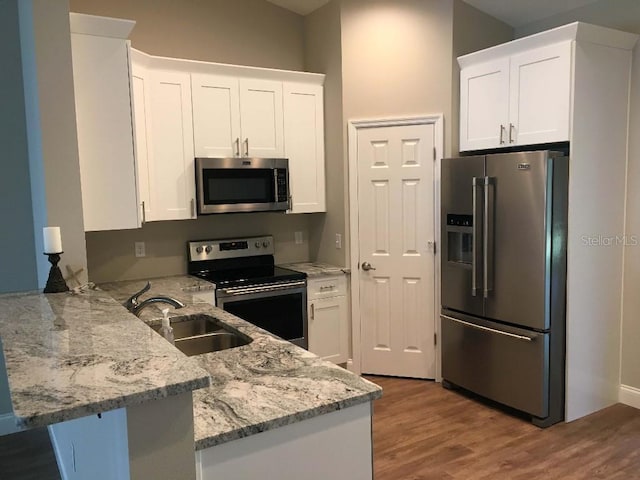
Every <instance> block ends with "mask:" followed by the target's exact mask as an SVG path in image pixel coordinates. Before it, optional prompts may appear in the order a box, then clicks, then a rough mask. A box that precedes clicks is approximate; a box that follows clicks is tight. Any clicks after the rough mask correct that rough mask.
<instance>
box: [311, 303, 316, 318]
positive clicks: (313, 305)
mask: <svg viewBox="0 0 640 480" xmlns="http://www.w3.org/2000/svg"><path fill="white" fill-rule="evenodd" d="M315 318H316V306H315V304H313V303H312V304H311V320H315Z"/></svg>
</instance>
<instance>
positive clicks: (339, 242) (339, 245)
mask: <svg viewBox="0 0 640 480" xmlns="http://www.w3.org/2000/svg"><path fill="white" fill-rule="evenodd" d="M336 248H338V249H340V248H342V235H340V234H339V233H336Z"/></svg>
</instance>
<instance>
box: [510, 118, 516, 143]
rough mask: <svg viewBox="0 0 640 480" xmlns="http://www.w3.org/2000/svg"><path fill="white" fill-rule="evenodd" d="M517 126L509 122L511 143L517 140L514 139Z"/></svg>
mask: <svg viewBox="0 0 640 480" xmlns="http://www.w3.org/2000/svg"><path fill="white" fill-rule="evenodd" d="M514 128H516V127H515V125H514V124H513V123H510V124H509V143H513V142H514V141H515V140H514V139H513V129H514Z"/></svg>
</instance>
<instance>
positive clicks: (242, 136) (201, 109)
mask: <svg viewBox="0 0 640 480" xmlns="http://www.w3.org/2000/svg"><path fill="white" fill-rule="evenodd" d="M191 85H192V89H193V130H194V144H195V153H196V156H197V157H240V156H242V157H263V158H282V157H283V156H284V133H283V120H282V118H283V117H282V82H278V81H271V80H260V79H243V78H236V77H230V76H225V75H210V74H197V73H194V74H192V75H191Z"/></svg>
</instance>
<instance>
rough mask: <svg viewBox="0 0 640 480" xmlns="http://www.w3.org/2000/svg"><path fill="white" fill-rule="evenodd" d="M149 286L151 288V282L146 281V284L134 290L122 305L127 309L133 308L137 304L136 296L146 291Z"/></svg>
mask: <svg viewBox="0 0 640 480" xmlns="http://www.w3.org/2000/svg"><path fill="white" fill-rule="evenodd" d="M150 288H151V282H147V284H146V285H145V286H144V287H142V289H141V290H140V291H139V292H136V293H134V294H133V295H131V296H130V297H129V298H128V299H127V300H126V301H125V302H124V303H123V304H122V305H124V306H125V308H126V309H127V310H129V311H131V310H133V309H134V308H135V307H136V306H137V305H138V297H139V296H140V295H142V294H143V293H145V292H148V291H149V289H150Z"/></svg>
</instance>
